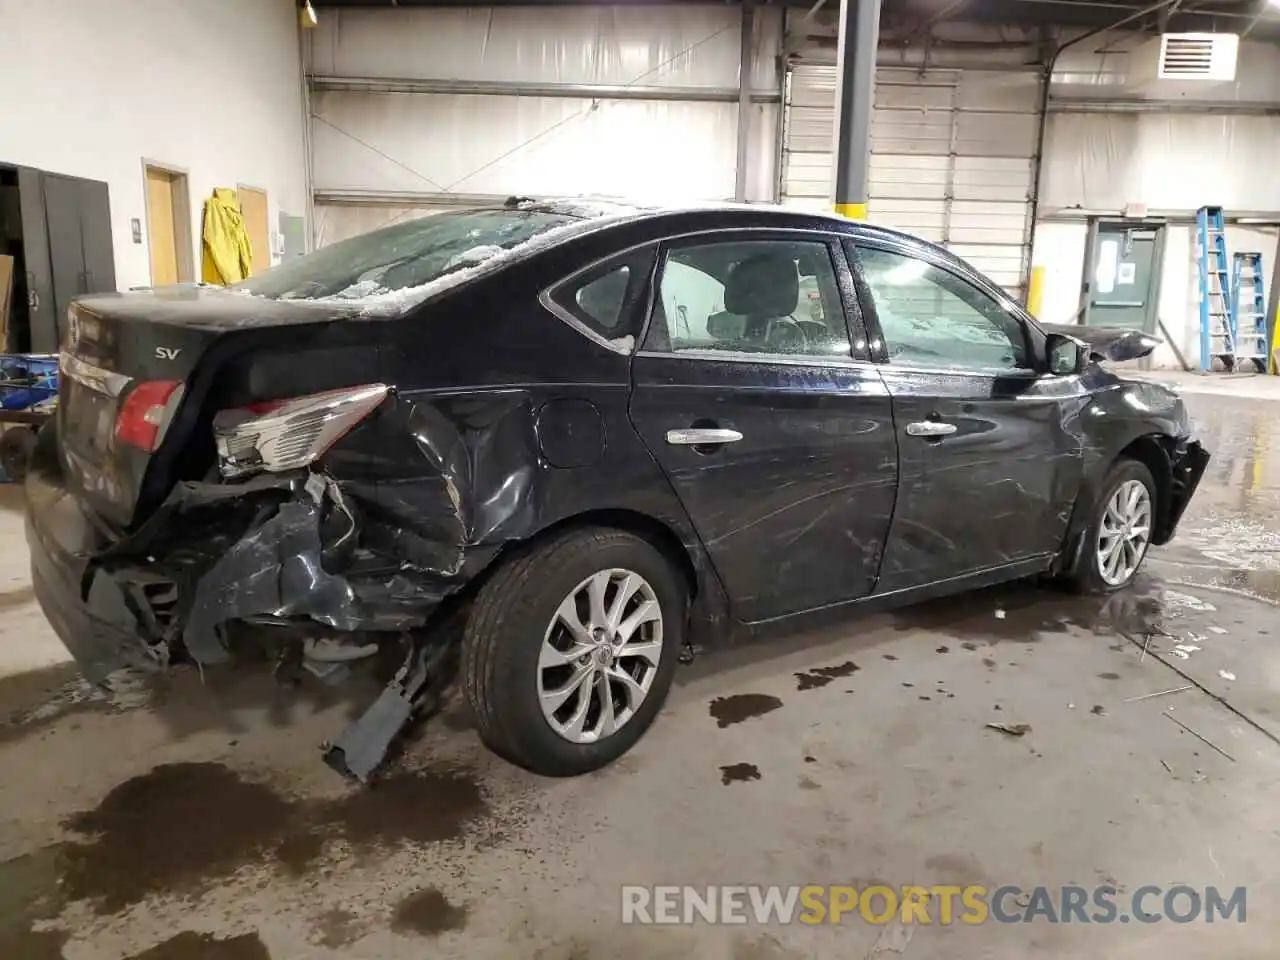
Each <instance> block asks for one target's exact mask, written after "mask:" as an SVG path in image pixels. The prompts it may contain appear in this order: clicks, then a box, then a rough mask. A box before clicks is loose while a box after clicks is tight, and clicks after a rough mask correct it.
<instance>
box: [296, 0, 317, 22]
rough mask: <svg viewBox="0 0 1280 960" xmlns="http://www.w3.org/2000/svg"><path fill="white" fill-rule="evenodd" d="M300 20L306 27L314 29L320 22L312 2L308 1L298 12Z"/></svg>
mask: <svg viewBox="0 0 1280 960" xmlns="http://www.w3.org/2000/svg"><path fill="white" fill-rule="evenodd" d="M298 18H299V20H301V22H302V25H303V26H304V27H314V26H315V25H316V24H317V23H318V22H319V18H318V17H317V16H316V8H315V7H313V6H312V5H311V0H306V2H305V3H304V4H303V5H302V9H301V10H300V11H298Z"/></svg>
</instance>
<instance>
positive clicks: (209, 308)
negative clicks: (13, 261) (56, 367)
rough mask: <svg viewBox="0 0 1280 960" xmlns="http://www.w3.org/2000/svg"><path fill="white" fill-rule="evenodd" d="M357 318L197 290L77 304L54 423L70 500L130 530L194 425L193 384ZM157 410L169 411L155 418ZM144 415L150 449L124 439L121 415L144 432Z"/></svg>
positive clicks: (342, 309) (351, 309)
mask: <svg viewBox="0 0 1280 960" xmlns="http://www.w3.org/2000/svg"><path fill="white" fill-rule="evenodd" d="M357 310H358V307H357V306H354V305H346V304H334V303H332V302H330V303H323V304H320V303H314V302H310V301H289V300H274V299H269V298H264V297H253V296H248V295H246V294H243V293H237V292H233V291H229V290H226V289H223V288H218V287H201V286H196V285H189V286H179V287H166V288H159V289H156V290H148V291H142V292H136V293H127V294H108V295H103V296H93V297H86V298H83V299H81V300H77V301H76V302H75V303H74V304H73V305H72V307H71V310H70V315H69V317H68V325H69V326H68V334H67V340H66V343H65V344H64V346H63V350H62V354H61V364H60V366H61V371H60V372H61V376H60V384H59V399H58V413H57V421H58V438H59V448H60V452H61V459H62V464H63V468H64V473H65V475H66V481H67V485H68V489H69V491H70V492H71V493H72V494H74V495H76V496H78V497H79V498H80V499H81V500H83V501H84V502H85V503H86V505H87V506H88V507H90V508H91V510H92V511H93V513H95V514H97V515H98V516H99V517H101V518H102V519H103V520H104V521H106V523H107V524H108V525H109V526H111V527H114V528H116V529H117V530H119V529H123V528H124V527H127V526H129V525H130V524H131V523H132V522H133V520H134V514H135V512H136V510H137V507H138V503H139V499H140V497H141V494H142V491H143V489H144V483H145V482H146V480H147V474H148V471H149V470H150V469H152V468H153V461H156V460H157V459H158V458H161V457H163V456H164V455H165V454H166V453H167V452H169V449H170V448H171V447H173V446H174V445H180V444H182V443H183V442H184V439H185V438H186V437H187V436H188V435H189V434H190V431H191V429H192V427H193V425H194V423H195V420H196V419H197V417H196V414H198V412H199V410H198V406H199V396H200V394H201V392H202V391H201V390H199V389H195V388H196V387H197V386H198V385H197V383H196V381H198V380H206V381H207V380H209V379H211V377H212V374H213V372H214V369H216V367H217V365H218V364H219V363H221V362H223V361H224V360H226V359H228V358H229V357H231V356H233V355H235V354H237V353H239V352H240V351H241V350H242V349H247V348H249V347H250V346H252V345H253V344H254V343H255V342H259V341H260V340H261V338H262V337H263V336H264V335H274V336H279V335H280V333H281V332H282V331H281V330H280V328H283V327H292V326H295V325H302V324H316V323H325V322H328V321H332V320H337V319H341V318H343V317H347V316H350V315H352V314H354V313H355V312H357ZM131 398H132V405H131ZM153 401H165V402H164V404H163V405H162V406H157V407H155V408H152V407H150V406H148V405H149V404H151V403H152V402H153ZM193 407H195V408H196V409H194V410H193V409H192V408H193ZM142 410H150V411H151V414H149V415H148V416H149V417H150V419H148V420H147V421H146V422H147V423H148V424H150V426H151V427H154V428H155V430H154V432H155V434H156V437H155V440H154V442H153V444H152V446H153V447H154V448H153V449H147V448H146V445H145V444H144V445H142V446H139V445H138V444H137V443H136V442H134V443H131V442H128V440H127V439H122V437H121V436H119V435H118V432H117V431H118V426H119V424H120V422H121V414H122V412H123V413H127V415H128V419H129V420H130V421H131V422H132V423H133V424H134V425H135V426H138V425H140V424H139V420H138V416H137V414H139V412H140V411H142ZM153 421H157V422H153ZM143 429H144V430H147V429H150V428H149V427H144V428H143ZM169 459H170V460H171V461H172V459H173V458H172V457H170V458H169Z"/></svg>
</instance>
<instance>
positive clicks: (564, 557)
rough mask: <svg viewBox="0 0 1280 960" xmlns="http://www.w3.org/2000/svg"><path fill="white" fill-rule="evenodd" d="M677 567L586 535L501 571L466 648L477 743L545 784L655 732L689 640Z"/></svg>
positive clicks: (476, 614)
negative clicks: (651, 727) (652, 726)
mask: <svg viewBox="0 0 1280 960" xmlns="http://www.w3.org/2000/svg"><path fill="white" fill-rule="evenodd" d="M685 603H686V591H685V590H684V589H683V583H682V582H681V579H680V577H679V576H678V575H677V574H676V572H675V571H674V570H673V568H672V565H671V564H670V563H669V562H668V561H667V559H666V558H665V557H664V556H663V555H662V554H661V553H659V552H658V551H657V550H656V549H654V547H653V546H651V545H650V544H649V543H647V542H646V541H644V540H643V539H641V538H639V537H637V536H635V535H633V534H630V533H627V532H625V531H621V530H605V529H593V530H579V531H574V532H572V533H569V534H567V535H565V536H563V537H561V538H559V539H557V540H554V541H551V542H549V543H547V544H545V545H543V546H542V547H541V548H539V549H536V550H533V551H531V552H529V553H528V554H526V555H524V556H521V557H519V558H517V559H516V560H515V561H513V562H512V563H510V564H509V565H507V566H506V567H504V568H502V569H500V570H499V571H498V572H497V573H496V574H494V576H493V578H492V579H491V580H489V582H488V583H486V584H485V586H484V587H483V589H481V591H480V594H479V596H478V597H477V598H476V602H475V605H474V607H473V609H472V613H471V616H470V618H469V620H468V623H467V632H466V637H465V639H464V641H463V685H464V687H465V689H466V694H467V699H468V700H469V701H470V704H471V708H472V710H473V711H474V713H475V716H476V726H477V728H478V730H479V733H480V737H481V739H482V740H484V742H485V743H486V744H487V745H488V746H489V748H490V749H492V750H493V751H494V752H495V753H497V754H498V755H499V756H502V757H505V758H506V759H508V760H510V761H512V762H513V763H516V764H518V765H519V766H522V767H524V768H525V769H527V770H531V771H533V772H534V773H540V774H544V775H546V776H573V775H575V774H580V773H586V772H588V771H591V770H595V769H597V768H599V767H602V766H604V765H605V764H608V763H611V762H612V761H614V760H616V759H617V758H618V757H620V756H622V754H624V753H626V752H627V751H628V750H629V749H631V747H632V746H634V745H635V743H636V741H638V740H639V739H640V737H641V736H643V735H644V732H645V731H646V730H647V729H648V728H649V725H650V724H652V723H653V721H654V718H655V717H656V716H657V714H658V711H659V710H660V709H661V707H662V703H663V701H664V700H665V699H666V697H667V692H668V690H669V689H670V687H671V680H672V677H673V675H674V672H675V667H676V661H677V658H678V656H679V653H680V647H681V645H682V643H683V640H684V611H685Z"/></svg>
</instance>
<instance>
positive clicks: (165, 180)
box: [147, 167, 178, 287]
mask: <svg viewBox="0 0 1280 960" xmlns="http://www.w3.org/2000/svg"><path fill="white" fill-rule="evenodd" d="M175 179H176V178H175V176H174V174H172V173H170V172H169V171H167V170H159V169H157V168H155V167H147V247H148V250H149V252H150V254H151V285H152V286H153V287H162V286H165V285H167V284H171V283H177V282H178V233H177V218H176V216H175V212H176V210H177V204H176V203H175V202H174V193H175V191H174V180H175Z"/></svg>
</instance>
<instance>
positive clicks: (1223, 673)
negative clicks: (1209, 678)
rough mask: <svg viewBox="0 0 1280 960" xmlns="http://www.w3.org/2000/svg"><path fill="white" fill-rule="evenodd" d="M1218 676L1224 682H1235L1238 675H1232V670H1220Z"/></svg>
mask: <svg viewBox="0 0 1280 960" xmlns="http://www.w3.org/2000/svg"><path fill="white" fill-rule="evenodd" d="M1218 676H1220V677H1221V678H1222V679H1223V680H1234V679H1235V678H1236V675H1235V674H1234V673H1232V672H1231V671H1230V670H1219V671H1218Z"/></svg>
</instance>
